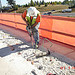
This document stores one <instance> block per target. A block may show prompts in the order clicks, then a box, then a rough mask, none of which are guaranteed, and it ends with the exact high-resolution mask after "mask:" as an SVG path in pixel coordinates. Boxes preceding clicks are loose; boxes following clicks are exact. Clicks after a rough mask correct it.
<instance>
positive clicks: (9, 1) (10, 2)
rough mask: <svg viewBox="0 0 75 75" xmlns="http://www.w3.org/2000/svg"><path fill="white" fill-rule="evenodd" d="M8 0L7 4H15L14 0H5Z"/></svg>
mask: <svg viewBox="0 0 75 75" xmlns="http://www.w3.org/2000/svg"><path fill="white" fill-rule="evenodd" d="M7 1H8V4H9V5H11V6H14V5H15V1H14V0H7Z"/></svg>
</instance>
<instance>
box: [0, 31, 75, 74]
mask: <svg viewBox="0 0 75 75" xmlns="http://www.w3.org/2000/svg"><path fill="white" fill-rule="evenodd" d="M40 53H41V54H42V53H43V51H40V50H37V49H33V48H32V47H31V46H29V45H28V44H27V43H25V42H23V41H21V40H19V39H17V38H15V37H13V36H11V35H10V34H7V33H5V32H4V31H2V30H0V75H74V74H75V63H73V64H72V65H71V64H70V63H72V61H70V59H67V58H65V59H64V58H63V57H64V56H61V55H56V56H58V58H57V57H56V56H54V55H55V53H53V52H51V54H50V55H48V56H41V57H36V55H38V54H40ZM44 53H45V52H44ZM62 59H64V60H68V61H69V62H70V63H67V62H64V61H63V60H62Z"/></svg>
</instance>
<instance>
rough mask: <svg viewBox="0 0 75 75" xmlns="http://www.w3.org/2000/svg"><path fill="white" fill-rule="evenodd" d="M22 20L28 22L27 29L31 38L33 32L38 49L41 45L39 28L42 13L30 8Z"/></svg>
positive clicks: (35, 46)
mask: <svg viewBox="0 0 75 75" xmlns="http://www.w3.org/2000/svg"><path fill="white" fill-rule="evenodd" d="M22 18H23V19H24V21H25V22H26V25H27V26H26V29H27V31H28V32H29V35H30V37H31V32H32V35H33V38H34V41H35V45H34V48H38V44H39V32H38V28H39V26H40V12H39V11H38V10H37V9H36V8H35V7H29V8H28V9H27V10H25V11H24V13H23V14H22Z"/></svg>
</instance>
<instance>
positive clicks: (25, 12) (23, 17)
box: [21, 10, 29, 25]
mask: <svg viewBox="0 0 75 75" xmlns="http://www.w3.org/2000/svg"><path fill="white" fill-rule="evenodd" d="M26 14H27V10H25V11H24V13H23V14H22V16H21V17H22V19H23V20H24V21H25V22H26V25H28V24H29V23H28V22H27V19H26Z"/></svg>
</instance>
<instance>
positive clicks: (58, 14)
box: [51, 13, 75, 16]
mask: <svg viewBox="0 0 75 75" xmlns="http://www.w3.org/2000/svg"><path fill="white" fill-rule="evenodd" d="M51 15H52V16H75V13H57V14H51Z"/></svg>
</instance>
